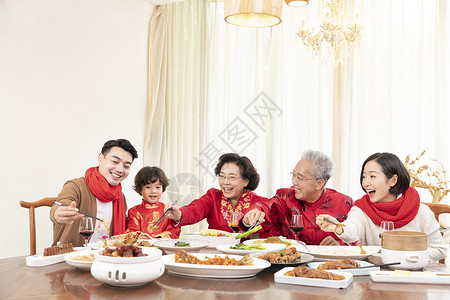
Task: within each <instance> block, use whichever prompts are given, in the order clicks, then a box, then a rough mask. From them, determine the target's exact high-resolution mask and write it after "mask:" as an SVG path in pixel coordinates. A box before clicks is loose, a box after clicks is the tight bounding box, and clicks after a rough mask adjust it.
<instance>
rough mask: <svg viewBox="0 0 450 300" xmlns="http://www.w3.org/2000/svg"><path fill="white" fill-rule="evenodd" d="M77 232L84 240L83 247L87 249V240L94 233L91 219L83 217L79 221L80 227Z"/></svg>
mask: <svg viewBox="0 0 450 300" xmlns="http://www.w3.org/2000/svg"><path fill="white" fill-rule="evenodd" d="M78 232H79V233H80V234H81V236H82V237H83V238H84V246H85V247H87V244H88V240H89V238H90V237H91V236H92V234H93V233H94V224H93V222H92V218H90V217H84V218H81V219H80V225H79V226H78Z"/></svg>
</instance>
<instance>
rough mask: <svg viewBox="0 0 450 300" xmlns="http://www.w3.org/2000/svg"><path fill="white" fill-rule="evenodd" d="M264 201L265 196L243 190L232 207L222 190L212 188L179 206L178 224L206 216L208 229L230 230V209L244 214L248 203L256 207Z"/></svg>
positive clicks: (195, 221) (185, 223) (198, 220)
mask: <svg viewBox="0 0 450 300" xmlns="http://www.w3.org/2000/svg"><path fill="white" fill-rule="evenodd" d="M265 201H268V199H267V198H266V197H262V196H259V195H257V194H255V193H254V192H252V191H245V192H244V193H243V194H242V195H241V197H239V199H238V201H237V202H236V208H235V209H233V206H232V205H231V202H230V199H228V198H225V197H224V196H223V193H222V190H218V189H214V188H212V189H209V190H208V191H207V192H206V194H205V195H203V196H202V197H200V198H199V199H196V200H194V201H192V202H191V203H190V204H188V205H186V206H183V207H181V208H180V210H181V212H182V217H181V221H180V223H179V224H178V226H184V225H191V224H195V223H197V222H200V221H201V220H203V219H204V218H206V220H207V221H208V228H209V229H218V230H223V231H228V232H232V230H231V228H230V227H229V222H228V220H229V217H230V212H231V211H233V210H234V211H237V212H241V213H242V216H244V215H245V213H246V212H247V211H248V208H249V207H250V205H252V206H256V207H257V206H258V205H259V203H262V202H265Z"/></svg>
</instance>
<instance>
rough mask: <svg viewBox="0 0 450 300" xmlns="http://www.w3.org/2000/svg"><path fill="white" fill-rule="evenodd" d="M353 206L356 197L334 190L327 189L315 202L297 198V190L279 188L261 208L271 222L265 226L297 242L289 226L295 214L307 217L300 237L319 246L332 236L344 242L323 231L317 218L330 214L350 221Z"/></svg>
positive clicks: (333, 235)
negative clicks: (349, 213) (348, 218)
mask: <svg viewBox="0 0 450 300" xmlns="http://www.w3.org/2000/svg"><path fill="white" fill-rule="evenodd" d="M352 206H353V200H352V198H350V197H349V196H346V195H344V194H341V193H339V192H337V191H335V190H333V189H324V191H323V193H322V196H320V198H319V199H317V200H316V201H315V202H314V203H309V202H306V201H301V200H298V199H297V198H295V191H294V189H293V188H285V189H279V190H277V193H276V195H275V196H274V197H273V198H272V199H270V204H269V205H267V202H264V203H263V205H261V207H262V208H263V211H264V213H265V214H266V219H267V222H265V223H264V224H263V227H272V229H271V231H272V232H276V233H277V235H280V234H281V235H283V236H285V237H287V238H290V239H295V235H294V233H293V232H292V230H291V229H290V226H289V224H290V221H291V216H292V214H293V213H297V214H301V215H302V216H303V223H304V229H303V230H302V231H301V232H300V233H299V234H298V239H299V240H301V241H303V242H305V243H307V244H310V245H319V244H320V242H321V241H322V240H323V239H324V238H325V237H326V236H332V237H333V238H334V239H335V240H337V241H339V242H341V241H340V239H339V238H338V237H337V236H336V235H335V234H334V233H332V232H325V231H322V230H321V229H320V227H319V226H317V225H316V216H317V215H320V214H327V215H330V216H333V217H335V218H336V219H337V220H338V221H339V222H343V221H344V220H345V219H347V213H348V212H349V211H350V208H351V207H352ZM266 230H267V229H266ZM341 243H342V244H344V243H343V242H341Z"/></svg>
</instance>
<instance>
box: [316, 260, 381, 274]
mask: <svg viewBox="0 0 450 300" xmlns="http://www.w3.org/2000/svg"><path fill="white" fill-rule="evenodd" d="M355 261H356V262H357V263H358V264H359V265H360V266H361V267H366V268H365V269H333V270H327V271H331V272H334V271H341V272H348V273H352V274H353V276H363V275H369V272H370V271H379V270H380V267H375V266H374V264H372V263H370V262H367V261H363V260H355ZM323 263H324V262H309V263H308V267H310V268H311V269H317V268H318V267H319V265H321V264H323ZM370 266H373V267H370Z"/></svg>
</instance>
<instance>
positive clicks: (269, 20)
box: [224, 0, 283, 27]
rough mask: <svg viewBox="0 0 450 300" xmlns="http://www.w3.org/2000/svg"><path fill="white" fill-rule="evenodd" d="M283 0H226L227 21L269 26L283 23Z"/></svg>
mask: <svg viewBox="0 0 450 300" xmlns="http://www.w3.org/2000/svg"><path fill="white" fill-rule="evenodd" d="M282 4H283V0H225V9H224V15H225V21H226V22H227V23H230V24H233V25H236V26H244V27H269V26H274V25H278V24H280V23H281V7H282Z"/></svg>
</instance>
